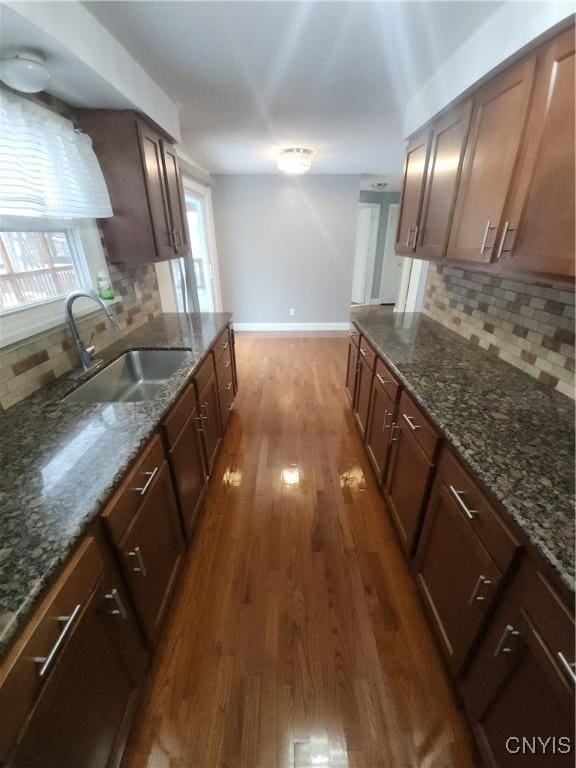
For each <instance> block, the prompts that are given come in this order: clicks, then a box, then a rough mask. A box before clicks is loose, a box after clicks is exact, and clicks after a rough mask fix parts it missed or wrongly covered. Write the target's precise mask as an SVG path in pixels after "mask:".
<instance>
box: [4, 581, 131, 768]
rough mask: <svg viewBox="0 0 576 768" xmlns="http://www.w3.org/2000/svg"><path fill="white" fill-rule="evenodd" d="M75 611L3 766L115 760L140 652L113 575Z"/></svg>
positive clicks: (71, 766) (87, 767) (90, 766)
mask: <svg viewBox="0 0 576 768" xmlns="http://www.w3.org/2000/svg"><path fill="white" fill-rule="evenodd" d="M113 590H114V592H113ZM77 616H78V618H77V619H76V622H75V624H73V625H72V627H71V631H70V633H69V637H68V641H67V643H66V644H65V645H64V646H63V649H62V652H61V654H60V655H59V656H57V658H56V661H55V663H54V666H53V668H52V669H51V670H50V671H49V677H48V678H47V680H46V685H45V688H44V690H43V691H42V694H41V696H40V699H39V701H38V704H37V706H36V708H35V709H34V711H33V713H32V716H31V718H30V720H29V721H28V723H27V725H26V727H25V730H24V733H23V735H22V737H21V739H20V742H19V745H18V748H17V749H16V753H15V755H14V757H13V759H12V760H11V761H10V763H9V765H10V766H11V768H46V767H47V766H58V768H78V766H82V768H106V767H107V766H109V765H115V764H117V763H116V760H119V758H120V753H121V752H122V750H123V748H124V744H125V741H126V737H127V735H128V730H129V725H130V723H131V720H132V717H133V714H134V712H135V708H136V704H137V701H138V688H139V685H140V683H141V681H142V674H143V664H145V659H146V652H145V650H144V647H143V645H142V641H141V640H140V639H139V636H138V632H137V628H136V624H135V622H134V619H133V617H132V614H131V612H130V608H129V605H128V601H127V600H126V598H125V596H124V593H123V592H122V587H121V585H120V584H119V583H118V579H117V578H111V577H110V576H109V575H108V576H105V577H103V579H102V580H101V581H100V582H99V584H98V586H97V588H96V589H95V591H94V592H93V593H92V595H91V597H90V598H89V600H88V601H87V602H86V604H85V605H81V606H80V607H79V609H78V614H77ZM122 646H124V648H127V647H128V648H130V652H131V654H132V656H131V658H130V659H126V657H125V656H123V655H122V653H121V652H120V648H122ZM136 669H139V670H140V672H139V674H135V670H136Z"/></svg>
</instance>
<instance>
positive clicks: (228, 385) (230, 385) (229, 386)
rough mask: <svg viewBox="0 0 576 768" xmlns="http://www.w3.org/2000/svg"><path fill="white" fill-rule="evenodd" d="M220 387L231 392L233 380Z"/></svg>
mask: <svg viewBox="0 0 576 768" xmlns="http://www.w3.org/2000/svg"><path fill="white" fill-rule="evenodd" d="M220 389H221V390H222V391H223V392H230V390H231V389H232V382H230V384H227V385H226V386H225V387H220Z"/></svg>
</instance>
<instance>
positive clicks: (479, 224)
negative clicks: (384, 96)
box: [446, 57, 535, 262]
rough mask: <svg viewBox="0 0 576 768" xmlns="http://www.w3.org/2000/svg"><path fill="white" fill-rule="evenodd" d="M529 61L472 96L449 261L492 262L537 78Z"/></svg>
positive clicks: (496, 78)
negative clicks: (471, 110) (468, 129)
mask: <svg viewBox="0 0 576 768" xmlns="http://www.w3.org/2000/svg"><path fill="white" fill-rule="evenodd" d="M534 67H535V60H534V58H533V57H532V58H530V59H527V60H523V61H521V62H519V63H518V64H516V65H514V66H512V67H510V68H508V69H507V70H506V71H505V72H503V73H502V74H501V75H498V76H496V77H495V78H494V79H493V80H491V81H490V82H489V83H487V84H486V85H485V86H483V87H482V88H480V89H479V90H478V91H477V93H476V94H475V95H474V96H473V101H474V109H473V112H472V120H471V125H470V131H469V135H468V141H467V144H466V150H465V153H464V163H463V166H462V174H461V176H460V182H459V185H458V193H457V196H456V204H455V208H454V216H453V219H452V227H451V231H450V238H449V242H448V250H447V254H446V257H447V258H449V259H454V260H459V261H460V260H463V261H472V262H489V261H491V260H492V255H493V253H494V252H495V247H496V245H497V243H498V229H499V226H500V222H501V219H502V213H503V210H504V203H505V201H506V196H507V194H508V190H509V187H510V182H511V179H512V174H513V171H514V167H515V163H516V159H517V156H518V150H519V147H520V141H521V139H522V135H523V131H524V125H525V122H526V115H527V111H528V103H529V99H530V93H531V89H532V82H533V78H534Z"/></svg>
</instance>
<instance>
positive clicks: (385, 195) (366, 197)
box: [360, 190, 400, 299]
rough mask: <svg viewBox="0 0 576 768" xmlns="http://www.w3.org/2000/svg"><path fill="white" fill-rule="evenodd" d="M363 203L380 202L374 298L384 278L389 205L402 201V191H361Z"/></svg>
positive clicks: (373, 285) (373, 284)
mask: <svg viewBox="0 0 576 768" xmlns="http://www.w3.org/2000/svg"><path fill="white" fill-rule="evenodd" d="M360 202H361V203H380V206H381V208H380V224H379V225H378V241H377V243H376V260H375V262H374V281H373V283H372V293H371V296H372V298H373V299H377V298H378V294H379V293H380V281H381V280H382V264H383V263H384V244H385V243H386V227H387V226H388V206H389V205H390V204H391V203H398V202H400V192H375V191H374V192H373V191H364V190H362V191H361V192H360Z"/></svg>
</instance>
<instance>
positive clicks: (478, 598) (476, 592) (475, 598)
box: [468, 576, 492, 605]
mask: <svg viewBox="0 0 576 768" xmlns="http://www.w3.org/2000/svg"><path fill="white" fill-rule="evenodd" d="M491 584H492V582H491V581H490V579H487V578H486V576H479V577H478V581H477V582H476V586H475V587H474V589H473V590H472V594H471V595H470V600H469V601H468V605H474V603H481V602H484V600H486V596H485V595H481V594H480V590H481V589H482V588H483V587H488V586H490V585H491Z"/></svg>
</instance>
